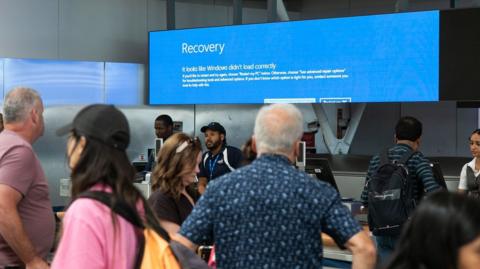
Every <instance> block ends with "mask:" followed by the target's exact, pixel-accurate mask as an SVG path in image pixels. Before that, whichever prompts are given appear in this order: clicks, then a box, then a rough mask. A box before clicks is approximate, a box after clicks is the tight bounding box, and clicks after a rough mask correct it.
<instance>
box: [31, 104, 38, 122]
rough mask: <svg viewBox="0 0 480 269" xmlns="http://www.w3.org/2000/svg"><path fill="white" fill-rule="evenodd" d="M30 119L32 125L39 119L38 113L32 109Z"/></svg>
mask: <svg viewBox="0 0 480 269" xmlns="http://www.w3.org/2000/svg"><path fill="white" fill-rule="evenodd" d="M30 118H31V119H32V122H33V123H34V124H37V123H38V121H39V119H40V117H39V116H38V111H37V110H36V109H35V108H32V110H31V111H30Z"/></svg>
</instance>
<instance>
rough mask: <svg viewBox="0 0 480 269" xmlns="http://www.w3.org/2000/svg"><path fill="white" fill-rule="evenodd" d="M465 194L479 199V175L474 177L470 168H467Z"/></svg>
mask: <svg viewBox="0 0 480 269" xmlns="http://www.w3.org/2000/svg"><path fill="white" fill-rule="evenodd" d="M467 194H468V195H469V196H474V197H479V198H480V175H478V176H477V177H476V176H475V172H474V171H473V169H472V168H471V167H470V166H467Z"/></svg>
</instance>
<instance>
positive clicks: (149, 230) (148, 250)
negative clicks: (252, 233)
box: [78, 191, 209, 269]
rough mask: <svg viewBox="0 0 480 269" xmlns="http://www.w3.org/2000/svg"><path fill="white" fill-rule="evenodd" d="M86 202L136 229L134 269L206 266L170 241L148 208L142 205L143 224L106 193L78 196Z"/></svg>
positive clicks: (121, 202)
mask: <svg viewBox="0 0 480 269" xmlns="http://www.w3.org/2000/svg"><path fill="white" fill-rule="evenodd" d="M78 197H79V198H80V197H81V198H90V199H94V200H97V201H99V202H101V203H103V204H105V205H106V206H108V207H109V208H110V209H111V210H112V211H113V212H115V213H116V214H117V215H119V216H121V217H123V218H124V219H125V220H127V221H128V222H130V223H131V224H132V225H134V226H135V227H137V230H136V231H137V238H138V246H139V249H138V252H137V258H136V261H135V266H134V268H135V269H208V268H209V267H208V266H207V264H206V263H205V262H204V261H203V260H202V259H201V258H200V257H199V256H198V255H196V254H195V253H194V252H193V251H191V250H190V249H188V248H186V247H185V246H183V245H182V244H180V243H178V242H175V241H170V237H169V236H168V233H167V232H166V231H165V230H164V229H163V228H162V227H160V225H159V223H158V221H157V219H156V218H155V216H154V214H153V212H152V210H151V209H150V207H149V206H148V205H147V204H145V203H144V208H145V221H143V220H142V219H141V218H140V216H139V214H138V212H137V211H136V210H135V209H133V208H131V207H130V206H129V205H128V204H127V203H125V202H124V201H121V200H116V201H114V200H113V199H112V198H113V197H112V195H111V194H110V193H106V192H101V191H87V192H83V193H82V194H80V195H79V196H78Z"/></svg>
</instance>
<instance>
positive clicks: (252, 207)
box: [175, 104, 375, 269]
mask: <svg viewBox="0 0 480 269" xmlns="http://www.w3.org/2000/svg"><path fill="white" fill-rule="evenodd" d="M302 133H303V118H302V115H301V113H300V111H299V110H298V109H297V108H296V107H295V106H293V105H289V104H276V105H271V106H265V107H263V108H262V109H261V110H260V112H259V113H258V116H257V119H256V122H255V129H254V136H253V142H252V145H253V148H255V149H256V152H257V153H258V156H259V157H258V158H257V159H256V160H255V161H254V162H253V163H252V164H251V165H249V166H245V167H242V168H239V169H237V170H235V171H234V172H231V173H229V174H226V175H224V176H222V177H220V178H217V179H215V180H214V181H213V182H211V183H210V184H209V185H208V187H207V189H206V191H205V193H204V195H203V196H202V197H201V198H200V200H199V202H198V203H197V205H196V206H195V208H194V210H193V211H192V213H191V214H190V216H189V217H188V218H187V220H186V221H185V222H184V223H183V225H182V227H181V229H180V234H178V235H177V236H176V237H175V240H178V241H180V242H182V243H183V244H185V245H187V246H189V247H191V248H194V247H195V246H196V245H201V244H206V243H211V242H212V241H214V242H215V251H216V262H217V266H218V268H272V269H277V268H321V267H322V251H323V248H322V240H321V233H322V232H324V233H327V234H328V235H330V236H331V237H333V239H334V240H335V241H336V242H337V244H338V245H339V246H341V247H346V248H348V249H349V250H351V251H352V253H353V268H357V269H358V268H373V265H374V262H375V248H374V246H373V243H372V241H371V240H370V238H369V236H368V234H367V233H366V232H364V231H362V229H361V228H360V226H359V225H358V223H357V222H356V221H355V220H354V219H353V217H352V215H351V214H350V212H349V211H348V209H347V208H346V207H345V206H343V205H342V203H341V201H340V197H339V195H338V193H337V191H336V190H335V189H333V188H332V187H331V186H330V185H328V184H326V183H324V182H322V181H319V180H316V179H314V178H313V177H311V176H309V175H307V174H305V173H304V172H300V171H298V170H297V169H295V167H294V166H293V165H292V162H293V161H294V160H295V158H296V156H297V155H298V147H297V146H298V142H299V141H300V138H301V135H302Z"/></svg>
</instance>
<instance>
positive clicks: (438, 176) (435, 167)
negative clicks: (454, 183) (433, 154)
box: [430, 161, 447, 189]
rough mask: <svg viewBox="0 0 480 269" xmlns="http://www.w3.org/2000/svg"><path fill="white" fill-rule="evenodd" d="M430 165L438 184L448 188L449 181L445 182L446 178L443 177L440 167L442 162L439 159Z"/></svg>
mask: <svg viewBox="0 0 480 269" xmlns="http://www.w3.org/2000/svg"><path fill="white" fill-rule="evenodd" d="M430 166H431V167H432V170H433V178H435V181H436V182H437V184H438V185H440V186H442V187H443V188H445V189H447V183H446V182H445V178H444V177H443V172H442V168H441V167H440V163H439V162H437V161H433V162H431V163H430Z"/></svg>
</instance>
